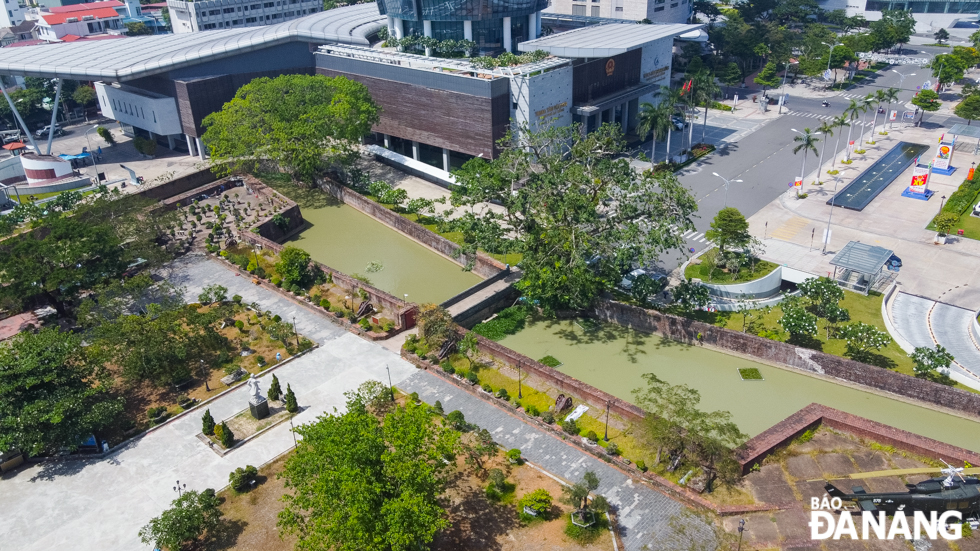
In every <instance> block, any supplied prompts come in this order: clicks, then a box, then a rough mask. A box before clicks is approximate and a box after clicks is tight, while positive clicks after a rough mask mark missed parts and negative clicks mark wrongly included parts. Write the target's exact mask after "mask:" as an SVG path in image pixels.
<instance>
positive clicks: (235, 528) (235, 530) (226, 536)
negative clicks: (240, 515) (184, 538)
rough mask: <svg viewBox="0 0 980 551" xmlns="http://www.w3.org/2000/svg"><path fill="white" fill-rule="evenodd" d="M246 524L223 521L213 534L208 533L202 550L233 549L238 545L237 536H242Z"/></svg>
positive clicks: (235, 521) (240, 521) (236, 520)
mask: <svg viewBox="0 0 980 551" xmlns="http://www.w3.org/2000/svg"><path fill="white" fill-rule="evenodd" d="M246 526H248V523H247V522H245V521H244V520H238V519H235V520H229V519H224V520H223V521H222V522H221V524H220V525H219V526H218V528H217V529H216V530H214V532H212V533H209V534H208V535H207V537H206V538H205V541H204V542H203V543H204V545H203V548H204V549H208V550H214V551H216V550H219V549H234V548H235V547H236V546H237V545H238V536H240V535H242V532H244V531H245V527H246Z"/></svg>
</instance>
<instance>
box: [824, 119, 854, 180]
mask: <svg viewBox="0 0 980 551" xmlns="http://www.w3.org/2000/svg"><path fill="white" fill-rule="evenodd" d="M830 126H833V127H834V128H837V129H838V132H837V146H836V147H835V148H834V156H833V158H831V160H830V170H829V171H828V172H833V171H834V170H836V168H835V167H836V166H837V152H838V151H840V137H841V136H842V135H843V129H844V127H845V126H847V127H850V126H851V124H850V123H849V122H847V117H845V116H844V115H838V116H836V117H834V119H833V120H831V121H830Z"/></svg>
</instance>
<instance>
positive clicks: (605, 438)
mask: <svg viewBox="0 0 980 551" xmlns="http://www.w3.org/2000/svg"><path fill="white" fill-rule="evenodd" d="M602 439H603V440H604V441H606V442H608V441H609V400H606V435H605V436H603V437H602Z"/></svg>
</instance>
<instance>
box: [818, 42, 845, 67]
mask: <svg viewBox="0 0 980 551" xmlns="http://www.w3.org/2000/svg"><path fill="white" fill-rule="evenodd" d="M821 44H823V45H824V46H830V53H829V54H827V70H828V71H829V70H830V61H831V60H832V59H833V58H834V48H836V47H837V46H843V45H844V43H843V42H837V43H835V44H831V43H829V42H821Z"/></svg>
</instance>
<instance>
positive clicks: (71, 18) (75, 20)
mask: <svg viewBox="0 0 980 551" xmlns="http://www.w3.org/2000/svg"><path fill="white" fill-rule="evenodd" d="M65 23H78V18H77V17H69V18H67V19H65Z"/></svg>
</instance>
